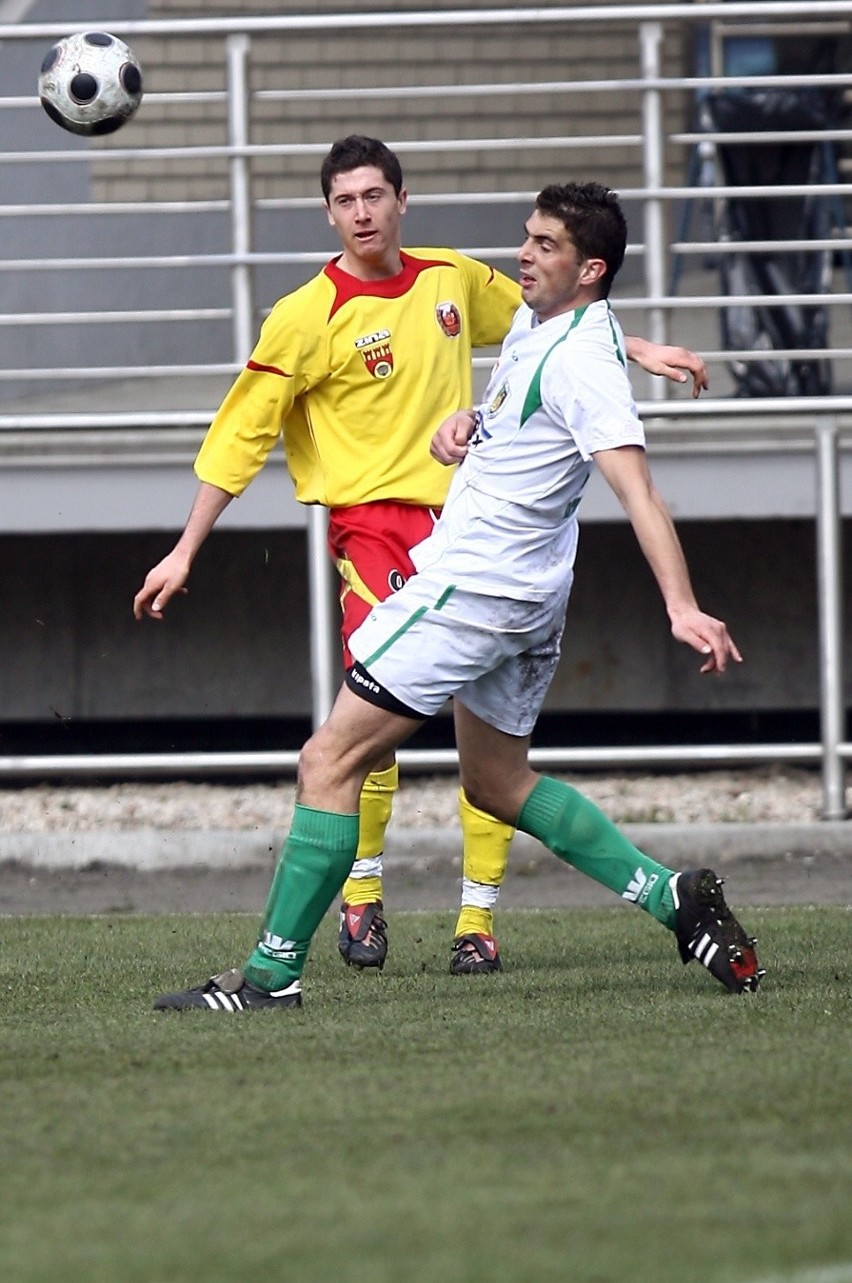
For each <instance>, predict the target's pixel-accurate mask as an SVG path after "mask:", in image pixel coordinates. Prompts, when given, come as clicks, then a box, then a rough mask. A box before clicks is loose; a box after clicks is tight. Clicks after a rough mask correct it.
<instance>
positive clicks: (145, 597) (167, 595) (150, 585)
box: [133, 552, 189, 619]
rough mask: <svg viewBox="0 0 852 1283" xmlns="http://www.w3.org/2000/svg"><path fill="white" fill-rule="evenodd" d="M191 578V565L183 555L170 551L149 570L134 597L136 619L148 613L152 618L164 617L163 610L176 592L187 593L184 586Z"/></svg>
mask: <svg viewBox="0 0 852 1283" xmlns="http://www.w3.org/2000/svg"><path fill="white" fill-rule="evenodd" d="M188 578H189V565H188V564H187V562H186V560H185V559H184V558H183V557H179V556H177V555H176V554H175V553H174V552H170V553H169V555H168V556H167V557H164V558H163V560H162V561H160V562H158V563H157V565H156V566H154V567H153V569H151V570H149V571H148V574H147V575H146V576H145V582H144V584H143V585H142V587H141V588H140V589H139V591H138V593H137V594H136V596H135V597H134V598H133V614H134V617H135V618H136V619H141V618H142V617H143V615H147V616H148V617H149V618H150V619H162V618H163V611H164V610H165V608H166V606H167V605H168V603H169V602H170V601H171V599H172V597H174V595H175V593H185V592H186V591H187V589H186V588H185V587H184V585H185V584H186V581H187V579H188Z"/></svg>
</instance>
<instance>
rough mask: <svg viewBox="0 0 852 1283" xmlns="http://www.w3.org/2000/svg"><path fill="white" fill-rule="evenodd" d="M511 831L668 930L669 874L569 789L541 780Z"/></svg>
mask: <svg viewBox="0 0 852 1283" xmlns="http://www.w3.org/2000/svg"><path fill="white" fill-rule="evenodd" d="M517 827H518V828H519V829H520V830H521V831H522V832H523V833H530V834H531V835H532V836H533V837H534V838H538V840H539V842H543V843H544V845H545V846H546V847H547V848H548V849H549V850H550V851H552V852H553V854H554V855H556V856H558V857H559V859H560V860H564V861H565V863H566V864H571V865H573V866H574V868H575V869H579V870H580V872H581V873H587V874H588V875H589V877H590V878H594V879H595V881H596V882H600V883H602V884H603V885H604V886H605V887H609V889H610V891H615V893H616V895H620V896H621V897H622V898H623V899H625V900H630V901H632V902H633V903H634V904H638V905H639V907H640V909H645V910H646V911H647V912H648V913H650V914H651V916H652V917H654V918H656V919H657V921H658V922H661V923H662V924H663V926H664V927H668V928H669V929H670V930H673V929H674V922H675V908H674V900H673V899H672V893H671V891H670V890H669V878H671V876H672V870H671V869H667V868H666V867H665V866H664V865H662V864H657V862H656V861H655V860H652V859H650V857H649V856H647V855H644V854H643V853H642V852H641V851H640V850H639V849H638V848H637V847H635V846H634V845H633V843H632V842H628V840H627V838H626V837H625V836H624V834H623V833H621V832H620V830H619V829H617V828H616V827H615V825H614V824H613V823H612V821H611V820H608V819H607V817H606V816H605V815H604V813H603V811H599V810H598V808H597V807H596V806H595V804H594V802H590V801H589V799H588V798H586V797H583V795H582V793H578V792H577V790H576V789H574V788H572V787H571V785H570V784H561V783H560V782H559V781H558V780H553V779H551V778H550V777H549V776H547V775H543V776H542V777H541V779H540V780H539V781H538V783H537V784H536V786H535V788H534V789H533V791H532V793H530V795H529V797H528V798H527V800H526V802H525V803H524V805H523V807H522V808H521V813H520V815H519V816H518V824H517Z"/></svg>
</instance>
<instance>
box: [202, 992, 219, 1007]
mask: <svg viewBox="0 0 852 1283" xmlns="http://www.w3.org/2000/svg"><path fill="white" fill-rule="evenodd" d="M201 996H202V998H203V999H204V1001H205V1002H206V1003H207V1006H208V1007H210V1008H211V1009H212V1010H213V1011H217V1010H218V1005H217V1003H216V999H215V998H214V997H213V995H212V993H204V994H202V995H201Z"/></svg>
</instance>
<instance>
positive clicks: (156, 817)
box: [0, 766, 822, 833]
mask: <svg viewBox="0 0 852 1283" xmlns="http://www.w3.org/2000/svg"><path fill="white" fill-rule="evenodd" d="M560 778H563V779H569V780H570V782H571V783H573V784H575V786H576V787H578V788H579V789H580V790H581V791H582V792H583V793H584V794H585V795H586V796H587V797H589V798H591V799H592V801H594V802H596V803H597V804H598V806H600V807H601V809H602V810H603V811H605V812H606V814H607V815H608V816H609V817H610V819H612V820H613V821H614V822H615V823H617V824H653V823H658V824H688V823H701V824H719V823H739V824H743V823H754V822H763V823H779V824H785V823H786V824H791V823H792V824H806V823H811V822H814V821H817V820H819V819H820V811H821V807H822V785H821V779H820V775H819V772H818V771H809V770H804V769H795V768H789V767H779V766H768V767H749V768H743V769H735V770H712V771H690V772H684V773H681V774H669V773H658V774H653V775H649V774H636V773H634V774H631V773H624V774H620V775H611V774H575V775H572V776H567V775H566V776H560ZM456 789H457V783H456V781H455V778H454V777H453V776H451V775H448V774H447V775H435V776H428V777H426V776H408V777H405V778H403V781H402V784H401V787H400V790H399V793H398V794H397V798H396V802H395V806H394V821H393V822H394V825H395V827H400V826H401V827H409V828H444V827H448V826H453V825H456V824H457V823H458V813H457V809H456ZM293 795H294V787H293V781H292V780H291V779H287V780H283V781H281V782H280V783H269V782H262V783H258V782H246V783H243V784H234V783H227V784H225V783H195V782H191V783H190V782H178V783H148V782H145V783H117V784H106V785H100V786H65V785H52V784H37V785H24V786H21V787H19V788H9V787H6V788H2V789H0V833H48V832H75V833H80V832H91V831H93V830H108V831H125V832H127V831H134V830H143V829H164V830H175V829H182V830H192V831H199V830H200V831H204V830H211V829H217V830H234V831H242V832H246V831H249V830H252V829H268V828H270V827H272V828H275V829H284V828H286V827H288V826H289V823H290V820H291V817H292V813H293Z"/></svg>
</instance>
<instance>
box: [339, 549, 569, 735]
mask: <svg viewBox="0 0 852 1283" xmlns="http://www.w3.org/2000/svg"><path fill="white" fill-rule="evenodd" d="M572 580H573V574H572V573H571V572H568V573H567V575H566V581H565V584H564V591H562V592H560V593H557V594H553V595H552V596H551V597H550V598H548V600H547V601H533V602H530V601H515V600H512V599H511V598H507V597H490V596H487V595H486V594H485V593H475V592H471V591H469V590H467V589H462V588H453V587H452V586H448V585H447V582H446V577H445V574H440V575H439V574H438V573H435V572H433V571H431V570H430V569H426V570H422V571H420V572H419V573H418V574H416V575H414V576H413V577H412V578H411V579H409V580H408V582H407V583H406V584H404V585H403V587H402V588H400V590H399V591H398V592H396V593H393V594H392V595H391V596H390V597H388V598H387V600H386V601H382V602H379V604H378V605H376V606H374V607H373V609H372V610H371V611H370V614H369V615H368V616H367V618H366V619H365V620H364V623H363V624H362V625H361V626H360V628H358V629H356V630H355V632H354V633H353V634H352V637H351V638H350V649H351V651H352V654H353V655H354V657H355V659H357V660H358V661H359V663H360V664H361V665H362V667H363V668H365V669H367V671H368V672H369V674H370V676H371V677H373V678H374V679H375V681H377V682H378V683H379V685H380V686H382V687H384V689H385V690H386V691H389V692H390V694H391V695H393V696H395V698H396V699H397V700H399V701H400V702H401V703H402V704H405V705H407V707H409V708H411V709H413V710H414V711H415V712H418V713H421V714H422V715H423V717H424V718H426V717H433V716H434V715H435V714H436V713H438V712H440V710H441V709H442V708H443V706H444V704H445V703H446V701H447V700H448V699H449V698H450V697H451V696H455V697H456V698H457V699H459V700H460V702H461V703H462V704H464V705H465V707H466V708H469V709H470V711H471V712H472V713H474V714H475V715H476V716H477V717H479V718H481V719H482V721H484V722H487V723H488V724H489V726H494V727H496V728H497V730H500V731H504V732H505V733H506V734H507V735H529V734H530V733H531V731H532V729H533V727H534V726H535V723H536V719H537V718H538V715H539V712H540V711H541V706H542V704H543V703H544V697H545V695H546V694H547V690H548V687H549V686H550V683H551V681H552V680H553V674H554V672H555V671H556V665H557V663H558V662H559V650H560V641H561V638H562V631H563V628H564V626H565V611H566V608H567V605H568V597H569V594H570V591H571V583H572Z"/></svg>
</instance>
